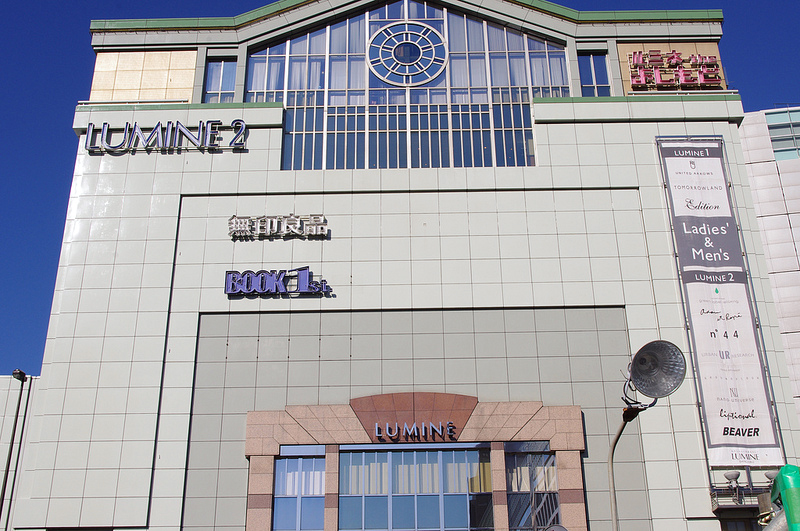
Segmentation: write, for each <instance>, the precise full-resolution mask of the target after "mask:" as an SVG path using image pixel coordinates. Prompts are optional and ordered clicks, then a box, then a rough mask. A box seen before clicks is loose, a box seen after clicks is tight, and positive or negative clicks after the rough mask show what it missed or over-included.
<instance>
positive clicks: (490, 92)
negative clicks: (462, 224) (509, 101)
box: [467, 20, 511, 168]
mask: <svg viewBox="0 0 800 531" xmlns="http://www.w3.org/2000/svg"><path fill="white" fill-rule="evenodd" d="M482 25H483V56H484V62H485V63H486V98H487V101H488V102H489V144H490V146H491V151H492V153H491V157H492V167H493V168H496V167H497V160H495V159H496V158H497V152H496V151H495V145H494V144H495V143H494V129H495V124H494V107H493V105H494V103H493V102H494V92H493V90H494V85H492V65H491V56H490V55H489V26H488V23H487V22H486V21H485V20H484V21H482ZM505 35H506V32H505V30H503V37H505ZM468 47H469V46H468ZM506 48H507V47H506ZM467 64H469V50H467ZM506 66H508V50H506ZM508 82H509V83H508V84H509V87H510V86H511V70H510V69H509V71H508ZM508 95H509V98H510V97H511V89H510V88H508ZM469 101H470V104H471V103H472V90H471V89H470V95H469ZM502 101H503V96H502V90H501V96H500V105H501V110H500V112H501V113H502ZM478 109H480V107H478ZM480 114H481V112H480V110H479V111H478V116H480ZM479 123H480V120H479ZM471 126H472V106H471V105H470V127H471ZM481 136H483V135H481ZM470 140H472V139H471V138H470ZM473 146H474V144H473ZM472 151H473V153H472V166H473V167H474V166H475V149H474V147H473V150H472ZM481 160H482V162H481V164H482V165H483V166H484V167H485V166H486V161H485V160H483V154H482V153H481Z"/></svg>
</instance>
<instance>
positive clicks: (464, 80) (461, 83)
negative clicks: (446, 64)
mask: <svg viewBox="0 0 800 531" xmlns="http://www.w3.org/2000/svg"><path fill="white" fill-rule="evenodd" d="M450 85H451V86H453V87H468V86H469V68H467V56H466V55H464V54H451V55H450Z"/></svg>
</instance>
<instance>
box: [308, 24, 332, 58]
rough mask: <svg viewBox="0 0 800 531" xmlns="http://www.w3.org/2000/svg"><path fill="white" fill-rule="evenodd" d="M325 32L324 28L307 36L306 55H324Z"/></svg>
mask: <svg viewBox="0 0 800 531" xmlns="http://www.w3.org/2000/svg"><path fill="white" fill-rule="evenodd" d="M326 35H327V32H326V31H325V28H322V29H321V30H318V31H315V32H313V33H311V34H310V35H309V36H308V53H309V54H324V53H325V36H326Z"/></svg>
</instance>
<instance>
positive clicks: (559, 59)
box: [549, 52, 567, 86]
mask: <svg viewBox="0 0 800 531" xmlns="http://www.w3.org/2000/svg"><path fill="white" fill-rule="evenodd" d="M549 55H550V75H551V76H552V79H553V85H556V86H557V85H566V84H567V61H566V58H565V57H564V52H561V53H551V54H549Z"/></svg>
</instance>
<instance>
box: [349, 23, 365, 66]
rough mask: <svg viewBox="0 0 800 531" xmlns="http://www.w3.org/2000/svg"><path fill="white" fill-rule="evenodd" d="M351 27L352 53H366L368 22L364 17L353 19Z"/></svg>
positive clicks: (350, 45)
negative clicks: (365, 30) (365, 33)
mask: <svg viewBox="0 0 800 531" xmlns="http://www.w3.org/2000/svg"><path fill="white" fill-rule="evenodd" d="M349 25H350V35H349V46H348V48H349V51H350V53H364V48H365V47H366V37H365V35H364V29H365V28H366V21H365V19H364V15H359V16H357V17H353V18H351V19H350V24H349ZM362 61H363V59H362Z"/></svg>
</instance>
